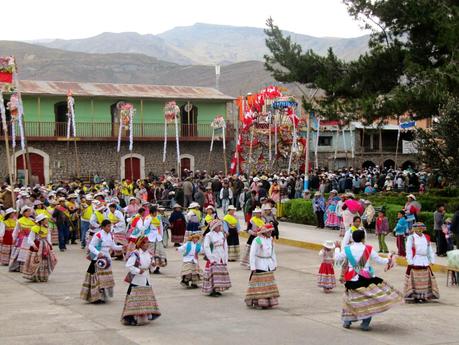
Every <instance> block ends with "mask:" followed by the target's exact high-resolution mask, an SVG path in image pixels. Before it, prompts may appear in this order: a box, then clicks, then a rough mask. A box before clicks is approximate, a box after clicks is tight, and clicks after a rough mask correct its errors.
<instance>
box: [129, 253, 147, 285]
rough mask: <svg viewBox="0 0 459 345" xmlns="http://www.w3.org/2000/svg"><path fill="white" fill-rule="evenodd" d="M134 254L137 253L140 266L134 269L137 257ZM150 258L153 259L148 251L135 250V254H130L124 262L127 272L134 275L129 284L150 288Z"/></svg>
mask: <svg viewBox="0 0 459 345" xmlns="http://www.w3.org/2000/svg"><path fill="white" fill-rule="evenodd" d="M134 253H137V254H138V255H139V259H140V265H139V266H138V267H135V262H136V260H137V256H136V255H135V254H134ZM152 258H153V257H152V255H151V254H150V252H149V251H148V250H147V251H143V250H142V249H137V250H136V251H135V252H133V253H132V254H131V256H130V257H129V259H128V260H127V262H126V268H127V269H128V270H129V272H130V273H132V274H134V278H133V279H132V282H131V283H132V284H134V285H138V286H147V285H150V286H151V284H150V271H149V268H150V265H151V260H152ZM140 269H143V273H140Z"/></svg>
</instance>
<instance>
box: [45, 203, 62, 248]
mask: <svg viewBox="0 0 459 345" xmlns="http://www.w3.org/2000/svg"><path fill="white" fill-rule="evenodd" d="M56 205H57V201H54V200H51V201H50V203H49V206H48V207H46V211H47V214H46V216H47V217H48V230H49V232H50V233H51V244H53V245H58V244H59V232H58V231H57V225H56V222H55V220H54V218H53V214H54V209H55V208H56Z"/></svg>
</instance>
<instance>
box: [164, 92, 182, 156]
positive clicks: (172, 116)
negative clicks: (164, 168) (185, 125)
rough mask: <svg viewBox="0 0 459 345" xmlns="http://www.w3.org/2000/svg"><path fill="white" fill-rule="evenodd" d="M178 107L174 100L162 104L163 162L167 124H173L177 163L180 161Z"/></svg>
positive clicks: (165, 149) (165, 153) (165, 151)
mask: <svg viewBox="0 0 459 345" xmlns="http://www.w3.org/2000/svg"><path fill="white" fill-rule="evenodd" d="M179 114H180V108H179V106H178V105H177V103H176V102H175V101H171V102H168V103H166V105H165V106H164V146H163V163H164V162H165V161H166V155H167V125H169V124H174V125H175V145H176V151H177V152H176V153H177V163H180V147H179V136H178V117H179Z"/></svg>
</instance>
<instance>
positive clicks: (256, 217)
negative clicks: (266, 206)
mask: <svg viewBox="0 0 459 345" xmlns="http://www.w3.org/2000/svg"><path fill="white" fill-rule="evenodd" d="M252 214H253V216H252V218H250V222H249V226H248V227H247V232H248V233H249V235H250V236H249V239H248V240H247V244H246V246H245V254H244V256H243V257H242V260H241V266H243V267H246V268H247V269H250V265H249V259H250V246H251V244H252V241H253V239H254V238H255V237H256V234H257V231H258V229H260V228H261V227H262V226H264V225H265V222H264V220H263V219H262V218H261V217H260V216H261V209H260V208H258V207H257V208H256V209H254V210H253V212H252Z"/></svg>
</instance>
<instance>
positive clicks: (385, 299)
mask: <svg viewBox="0 0 459 345" xmlns="http://www.w3.org/2000/svg"><path fill="white" fill-rule="evenodd" d="M378 281H380V282H379V283H377V284H375V283H370V284H369V285H368V286H367V287H365V286H361V287H359V288H356V289H346V292H345V293H344V300H343V311H342V314H341V319H342V320H343V321H357V320H363V319H367V318H369V317H372V316H374V315H377V314H380V313H382V312H385V311H387V310H389V309H390V308H392V307H393V306H394V305H396V304H400V303H403V295H402V293H401V292H399V291H398V290H396V289H395V288H393V287H392V286H391V285H389V284H387V283H386V282H384V281H383V280H382V279H379V278H378ZM346 284H347V283H346Z"/></svg>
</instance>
